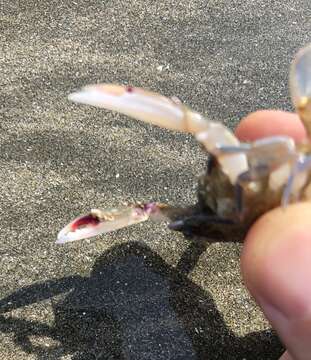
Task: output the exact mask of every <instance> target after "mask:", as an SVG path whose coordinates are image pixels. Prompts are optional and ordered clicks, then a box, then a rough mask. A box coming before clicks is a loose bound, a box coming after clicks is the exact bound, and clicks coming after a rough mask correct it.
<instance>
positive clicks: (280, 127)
mask: <svg viewBox="0 0 311 360" xmlns="http://www.w3.org/2000/svg"><path fill="white" fill-rule="evenodd" d="M235 134H236V136H237V137H238V138H239V139H240V140H241V141H253V140H256V139H260V138H263V137H266V136H273V135H287V136H291V137H292V138H293V139H294V140H295V141H297V142H299V141H302V140H303V139H305V138H306V137H307V133H306V130H305V128H304V126H303V124H302V122H301V121H300V119H299V117H298V115H296V114H293V113H289V112H286V111H279V110H261V111H256V112H254V113H251V114H249V115H248V116H246V117H245V118H244V119H243V120H241V122H240V123H239V125H238V126H237V128H236V130H235Z"/></svg>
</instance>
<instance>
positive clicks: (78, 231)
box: [56, 203, 166, 244]
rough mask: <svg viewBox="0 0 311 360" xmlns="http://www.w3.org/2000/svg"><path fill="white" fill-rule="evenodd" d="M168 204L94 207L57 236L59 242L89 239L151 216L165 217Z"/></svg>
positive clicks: (154, 217)
mask: <svg viewBox="0 0 311 360" xmlns="http://www.w3.org/2000/svg"><path fill="white" fill-rule="evenodd" d="M165 208H166V205H164V204H159V203H147V204H142V205H140V204H137V205H134V206H129V207H125V208H121V209H109V210H101V209H94V210H91V211H90V213H88V214H86V215H82V216H79V217H78V218H76V219H74V220H73V221H71V222H70V223H69V224H68V225H66V226H65V227H64V228H63V229H62V230H61V231H60V232H59V233H58V236H57V241H56V243H57V244H64V243H67V242H71V241H76V240H82V239H87V238H90V237H93V236H96V235H99V234H103V233H107V232H110V231H114V230H117V229H121V228H123V227H126V226H130V225H133V224H137V223H140V222H142V221H145V220H147V219H149V218H152V219H154V220H162V219H163V218H165Z"/></svg>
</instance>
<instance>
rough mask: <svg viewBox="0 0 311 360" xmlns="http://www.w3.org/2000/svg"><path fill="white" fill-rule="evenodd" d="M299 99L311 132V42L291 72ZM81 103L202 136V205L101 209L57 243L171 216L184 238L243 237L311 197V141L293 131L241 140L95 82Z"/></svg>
mask: <svg viewBox="0 0 311 360" xmlns="http://www.w3.org/2000/svg"><path fill="white" fill-rule="evenodd" d="M290 88H291V91H292V99H293V103H294V105H295V106H296V109H297V112H298V114H299V115H300V118H301V120H302V121H303V123H304V124H305V127H306V130H307V131H309V130H311V126H310V123H311V105H310V104H311V47H307V48H305V49H303V50H302V51H301V52H299V53H298V55H297V57H296V58H295V60H294V62H293V64H292V67H291V75H290ZM69 98H70V99H71V100H73V101H75V102H80V103H85V104H89V105H94V106H99V107H103V108H106V109H109V110H114V111H119V112H121V113H123V114H125V115H128V116H131V117H134V118H136V119H138V120H141V121H145V122H149V123H152V124H154V125H158V126H163V127H166V128H169V129H172V130H178V131H184V132H188V133H190V134H192V135H194V136H195V137H196V139H197V140H198V141H199V142H200V143H201V145H202V147H203V149H204V150H205V151H206V152H207V154H208V157H209V160H208V166H207V169H206V172H205V173H204V174H203V175H202V176H201V177H200V179H199V185H198V201H197V204H195V205H193V206H189V207H187V208H180V207H175V206H170V205H164V204H160V203H154V202H150V203H145V204H139V203H137V204H133V205H129V206H126V207H124V208H116V209H110V210H107V209H103V210H101V209H95V210H91V212H90V213H88V214H86V215H83V216H80V217H79V218H77V219H75V220H73V221H72V222H70V223H69V224H68V225H67V226H66V227H65V228H64V229H63V230H62V231H61V232H60V233H59V235H58V241H57V242H58V243H64V242H68V241H74V240H79V239H82V238H87V237H92V236H95V235H98V234H101V233H105V232H108V231H112V230H116V229H119V228H122V227H124V226H128V225H132V224H136V223H138V222H142V221H145V220H147V219H151V220H167V221H169V222H170V223H169V228H171V229H173V230H177V231H181V232H183V233H184V234H185V235H186V236H188V237H189V236H190V237H196V238H204V239H208V240H209V241H210V240H217V241H219V240H221V241H238V240H242V239H243V235H244V234H245V232H246V231H247V230H248V229H249V227H250V226H251V224H252V223H253V222H254V221H255V220H256V219H257V218H258V217H259V216H261V215H262V214H264V213H265V212H267V211H268V210H270V209H273V208H275V207H277V206H280V205H282V206H283V207H284V208H285V207H286V206H287V205H288V204H289V203H291V202H295V201H299V200H301V199H302V200H311V171H310V170H311V156H310V154H311V146H310V144H309V143H307V142H306V143H303V144H295V142H294V140H293V139H292V138H290V137H287V136H273V137H268V138H264V139H260V140H257V141H255V142H253V143H240V141H239V140H238V139H237V138H236V137H235V135H234V134H233V133H232V132H231V131H230V130H229V129H228V128H226V127H225V126H224V125H223V124H221V123H219V122H214V121H210V120H208V119H207V118H205V117H204V116H202V115H200V114H198V113H197V112H195V111H192V110H191V109H189V108H187V107H186V106H184V105H183V104H182V103H181V102H180V101H179V100H178V99H176V98H171V99H170V98H166V97H164V96H161V95H159V94H156V93H153V92H149V91H146V90H143V89H140V88H133V87H128V86H120V85H110V84H104V85H100V84H99V85H92V86H87V87H85V88H84V89H82V91H79V92H76V93H73V94H71V95H70V96H69Z"/></svg>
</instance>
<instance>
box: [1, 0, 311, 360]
mask: <svg viewBox="0 0 311 360" xmlns="http://www.w3.org/2000/svg"><path fill="white" fill-rule="evenodd" d="M310 23H311V21H310V3H309V0H304V1H300V0H282V1H281V0H280V1H278V0H276V1H263V0H253V1H239V0H234V1H227V0H207V1H203V0H194V1H190V2H189V1H188V0H187V1H186V0H181V1H175V0H164V1H159V2H157V1H152V0H148V1H144V0H135V1H131V0H127V1H120V0H114V1H109V0H107V1H99V0H90V1H82V0H75V1H69V0H64V1H56V0H55V1H54V0H53V1H28V0H25V1H17V0H2V1H1V13H0V41H1V52H0V70H1V88H0V92H1V108H0V109H1V110H0V129H1V132H0V147H1V151H0V199H1V201H0V219H1V224H0V228H1V239H0V256H1V258H0V264H1V267H0V268H1V272H0V280H1V282H0V311H1V315H0V344H1V346H0V359H14V360H19V359H27V360H30V359H63V360H65V359H66V360H68V359H75V360H78V359H81V360H88V359H90V360H91V359H110V360H112V359H124V360H127V359H135V360H136V359H144V360H145V359H150V360H159V359H200V360H203V359H204V360H205V359H241V360H242V359H277V358H278V356H279V355H280V354H281V352H282V347H281V345H280V343H279V342H278V340H277V338H276V337H275V334H274V333H273V332H272V331H271V330H270V328H269V325H268V323H267V322H266V321H265V319H264V317H263V315H262V314H261V313H260V311H259V310H258V308H257V307H256V305H255V304H254V302H253V301H252V300H251V298H250V296H249V295H248V293H247V291H246V289H245V288H244V286H243V283H242V280H241V276H240V272H239V253H240V245H237V244H232V243H229V244H213V245H211V246H210V247H208V248H207V249H206V250H205V251H203V250H202V249H200V247H198V246H197V245H195V244H191V243H189V242H188V241H187V240H186V239H184V238H183V237H182V236H181V235H179V234H175V233H172V232H170V231H169V230H167V229H166V227H165V225H154V224H151V223H145V224H142V225H138V226H134V227H131V228H127V229H124V230H121V231H118V232H115V233H113V234H108V235H106V236H102V237H99V238H97V239H96V240H94V241H89V242H77V243H74V244H71V245H68V246H63V247H62V246H56V245H55V244H54V241H55V238H56V234H57V232H58V230H59V229H60V228H61V227H62V226H63V225H64V224H66V223H67V222H68V221H69V220H71V218H73V217H75V216H76V215H78V214H80V213H81V212H84V211H88V210H89V209H90V208H93V207H98V206H102V207H110V206H114V205H117V204H120V203H122V202H123V201H133V200H134V199H136V200H140V201H147V200H149V199H153V200H160V201H163V202H169V203H174V204H187V203H191V202H193V201H194V199H195V188H196V177H197V175H198V174H199V173H200V172H201V170H202V168H203V167H204V164H205V161H206V156H205V154H204V153H202V151H201V150H200V148H199V146H198V145H197V143H196V142H195V141H194V139H193V138H192V137H190V136H188V135H185V134H178V133H174V132H169V131H166V130H162V129H159V128H155V127H152V126H148V125H145V124H141V123H139V122H137V121H133V120H130V119H128V118H126V117H124V116H121V115H118V114H113V113H111V112H106V111H103V110H102V111H101V110H98V109H94V108H90V107H87V106H78V105H74V104H71V103H69V101H68V100H67V98H66V95H67V94H68V93H69V92H71V91H73V90H75V89H77V88H79V87H80V86H82V85H85V84H88V83H93V82H99V81H101V82H118V83H129V84H132V85H139V86H142V87H146V88H150V89H153V90H156V91H158V92H162V93H163V94H166V95H176V96H178V97H180V98H181V99H182V100H183V101H185V102H186V103H188V104H190V105H191V106H192V107H193V108H195V109H196V110H198V111H200V112H202V113H204V114H208V115H209V116H210V118H211V119H214V120H216V119H217V120H221V121H224V122H225V123H227V124H228V125H229V126H231V127H234V126H235V125H236V124H237V122H238V121H239V119H240V118H241V117H242V116H244V115H245V114H247V113H248V112H250V111H253V110H256V109H259V108H282V109H290V108H291V107H290V106H291V105H290V101H289V96H288V86H287V77H288V66H289V63H290V61H291V59H292V57H293V54H294V53H295V51H296V50H297V49H298V48H299V47H301V46H302V45H304V44H306V43H307V41H308V40H310V38H309V35H310V30H311V24H310Z"/></svg>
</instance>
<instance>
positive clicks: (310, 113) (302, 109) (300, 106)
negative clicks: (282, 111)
mask: <svg viewBox="0 0 311 360" xmlns="http://www.w3.org/2000/svg"><path fill="white" fill-rule="evenodd" d="M290 91H291V96H292V101H293V104H294V105H295V107H296V110H297V112H298V114H299V116H300V118H301V120H302V121H303V123H304V125H305V127H306V130H307V131H308V133H309V134H311V45H309V46H307V47H305V48H304V49H302V50H300V51H299V52H298V54H297V55H296V57H295V59H294V61H293V63H292V66H291V71H290Z"/></svg>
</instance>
